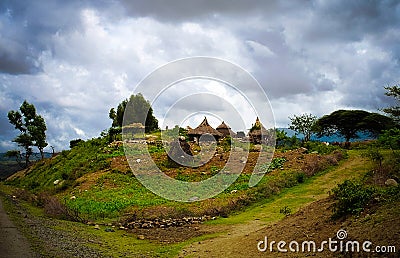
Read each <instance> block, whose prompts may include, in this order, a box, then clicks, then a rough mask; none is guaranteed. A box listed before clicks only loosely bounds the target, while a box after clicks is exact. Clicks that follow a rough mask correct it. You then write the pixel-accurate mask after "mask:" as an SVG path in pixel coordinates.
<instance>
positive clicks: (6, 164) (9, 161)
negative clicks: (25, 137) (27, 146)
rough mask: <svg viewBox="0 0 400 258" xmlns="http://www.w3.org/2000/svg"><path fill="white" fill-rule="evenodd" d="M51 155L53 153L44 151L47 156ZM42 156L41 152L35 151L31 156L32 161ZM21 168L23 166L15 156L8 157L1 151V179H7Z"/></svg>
mask: <svg viewBox="0 0 400 258" xmlns="http://www.w3.org/2000/svg"><path fill="white" fill-rule="evenodd" d="M51 156H52V154H51V153H49V152H45V153H44V157H45V158H50V157H51ZM40 158H41V157H40V153H34V154H33V155H32V156H31V157H30V161H35V160H39V159H40ZM21 169H22V167H21V166H20V165H19V164H18V163H17V161H16V160H15V158H10V157H6V154H5V153H0V180H4V179H6V178H7V177H9V176H11V175H12V174H14V173H15V172H17V171H19V170H21Z"/></svg>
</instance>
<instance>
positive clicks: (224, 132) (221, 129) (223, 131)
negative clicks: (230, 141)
mask: <svg viewBox="0 0 400 258" xmlns="http://www.w3.org/2000/svg"><path fill="white" fill-rule="evenodd" d="M217 131H218V132H220V133H221V134H222V136H223V137H226V136H228V135H229V136H231V137H235V135H236V134H235V133H234V132H233V131H232V130H231V128H230V127H229V126H228V125H227V124H225V122H224V121H222V123H221V124H220V125H219V126H217Z"/></svg>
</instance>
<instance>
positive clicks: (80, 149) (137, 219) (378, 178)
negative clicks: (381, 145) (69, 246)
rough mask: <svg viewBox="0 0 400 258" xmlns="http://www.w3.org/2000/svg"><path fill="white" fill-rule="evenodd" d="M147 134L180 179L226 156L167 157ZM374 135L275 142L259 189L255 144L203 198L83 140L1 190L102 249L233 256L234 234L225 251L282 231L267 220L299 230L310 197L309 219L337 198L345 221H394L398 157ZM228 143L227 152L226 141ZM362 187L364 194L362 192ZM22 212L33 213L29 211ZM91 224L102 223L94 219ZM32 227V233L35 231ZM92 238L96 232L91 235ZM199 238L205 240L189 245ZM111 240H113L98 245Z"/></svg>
mask: <svg viewBox="0 0 400 258" xmlns="http://www.w3.org/2000/svg"><path fill="white" fill-rule="evenodd" d="M156 136H157V135H155V136H154V137H156ZM151 141H152V142H154V143H152V144H151V145H149V149H148V150H149V152H150V153H151V156H152V158H153V159H154V160H155V162H156V163H157V164H159V165H160V166H161V167H162V168H163V171H164V172H165V173H167V174H168V175H169V176H171V177H174V178H176V179H179V180H185V181H199V180H202V179H205V178H209V177H211V176H212V175H214V174H215V173H218V172H219V171H220V169H221V168H222V167H223V164H224V162H225V161H224V160H221V159H220V158H219V157H218V158H217V157H213V158H212V159H211V161H210V162H209V163H207V164H206V165H203V166H201V167H199V168H187V167H180V166H175V165H174V166H170V164H168V159H167V157H166V153H165V151H164V149H163V148H162V147H161V146H160V145H159V144H157V140H155V141H154V139H152V140H151ZM371 144H374V143H368V144H367V143H365V144H353V145H352V147H353V150H350V151H348V150H343V149H341V148H340V147H338V146H326V145H323V144H320V143H309V144H307V147H308V149H304V148H299V149H297V148H295V149H293V150H288V149H287V148H285V149H282V150H279V149H278V150H276V152H275V155H274V159H273V160H272V163H271V164H269V165H268V164H263V165H262V166H261V167H262V168H264V169H267V173H266V175H265V176H264V178H263V179H262V180H261V182H260V183H259V184H258V185H257V186H256V187H253V188H249V187H248V181H249V178H250V175H251V171H252V168H254V166H255V161H256V160H257V155H258V152H257V148H256V146H250V147H249V148H250V152H249V157H248V160H247V163H246V166H245V169H244V171H243V173H242V174H241V175H240V176H239V178H238V179H237V181H236V182H235V183H234V184H232V185H231V186H230V187H229V188H228V189H227V190H225V191H224V192H222V193H221V194H219V195H217V196H215V197H214V198H211V199H208V200H204V201H200V202H189V203H181V202H175V201H168V200H165V199H163V198H161V197H159V196H157V195H155V194H153V193H152V192H150V191H149V190H147V189H146V188H145V187H143V186H142V184H141V183H140V182H139V181H138V180H137V179H136V177H135V176H134V175H133V173H132V172H131V170H130V167H129V164H128V162H127V160H126V158H125V154H124V151H123V146H122V145H121V144H120V143H115V142H114V143H112V144H109V143H108V141H107V139H106V138H96V139H92V140H88V141H86V142H81V143H79V144H78V145H77V146H76V147H74V148H72V149H71V150H69V151H63V152H62V153H60V154H59V155H58V156H56V157H52V158H48V159H45V160H42V161H38V162H36V163H35V164H33V165H32V166H31V167H29V168H28V169H25V170H22V171H20V172H18V173H16V174H15V175H13V176H12V177H10V178H9V179H8V181H6V184H7V185H2V186H0V187H1V189H2V191H3V192H4V191H5V192H7V193H8V194H9V195H13V196H15V198H14V199H13V202H14V203H15V202H16V201H17V202H18V201H21V202H23V203H25V204H24V205H26V207H27V209H28V210H29V211H30V212H31V213H33V214H36V215H34V216H37V217H36V219H39V220H40V221H42V220H43V219H41V218H42V217H43V218H46V219H45V220H44V221H46V220H47V218H48V217H49V216H50V217H52V218H55V219H56V220H54V223H56V225H58V226H56V228H63V230H66V231H67V232H73V234H74V235H75V234H78V235H75V238H76V237H78V238H79V239H81V242H82V243H86V244H87V245H89V246H92V247H93V246H94V247H95V249H97V250H101V252H103V253H104V254H105V255H110V256H118V255H123V256H127V255H128V256H132V255H133V256H137V255H143V254H146V255H143V256H145V257H153V256H155V257H160V256H161V257H172V256H175V255H178V254H179V253H180V255H181V256H186V255H189V254H192V255H193V254H195V256H205V257H207V256H209V254H210V252H212V253H215V254H218V253H219V254H221V255H222V256H228V257H235V256H234V255H233V254H232V253H231V254H227V253H224V252H223V249H221V248H220V247H221V245H226V244H228V243H231V244H232V243H234V245H231V244H230V246H231V249H229V250H236V249H237V248H236V247H238V246H241V244H243V245H245V246H249V248H250V247H253V244H254V243H253V242H254V241H256V240H257V239H259V238H260V237H261V238H262V235H263V234H262V233H257V234H256V233H254V232H261V231H260V230H265V232H268V234H271V235H272V236H276V237H278V235H276V234H274V233H273V232H274V231H273V230H272V231H271V230H270V229H268V225H269V226H270V225H271V223H279V224H278V226H279V230H281V231H282V230H283V229H284V228H287V230H286V231H285V233H282V234H288V235H289V236H293V237H297V238H299V236H298V235H296V234H297V233H296V232H297V231H296V230H289V229H290V225H289V224H287V223H292V224H293V223H294V222H293V219H284V220H282V218H290V217H293V218H296V219H297V220H298V218H299V216H301V215H299V213H298V212H303V213H304V211H302V209H303V208H304V209H306V207H308V206H307V205H308V204H310V203H311V202H313V201H315V200H321V202H317V203H316V204H313V205H314V206H313V207H314V208H313V209H317V210H320V211H321V213H318V214H317V213H315V212H314V213H309V214H311V215H312V216H311V215H310V220H313V221H316V220H317V219H316V218H317V217H318V216H325V217H331V216H332V214H333V208H334V207H336V209H341V210H344V211H345V212H344V213H343V214H345V215H344V216H341V218H339V220H338V221H342V222H343V219H344V221H345V222H346V223H350V221H353V220H356V219H357V216H360V214H361V216H363V219H364V220H365V221H367V217H368V216H370V215H371V214H375V213H376V214H379V219H378V217H376V218H377V220H375V217H373V218H374V219H372V220H368V223H369V224H371V225H370V226H371V227H372V228H374V227H376V223H383V222H382V221H384V223H383V224H384V225H386V224H387V223H386V222H385V219H386V217H385V216H387V219H388V220H390V221H392V220H393V218H394V217H393V216H396V214H398V209H394V208H391V209H390V214H387V215H384V214H385V211H383V210H382V209H387V208H385V207H388V205H392V206H390V207H398V199H399V198H398V196H399V192H400V191H399V190H400V188H399V187H387V186H385V181H386V180H387V179H388V178H395V179H396V180H397V181H399V180H398V179H399V174H398V173H399V169H398V168H397V165H396V164H398V161H396V160H393V157H395V156H393V153H392V152H391V151H388V150H384V149H381V150H380V149H377V146H375V145H371ZM192 147H193V148H195V146H192ZM222 149H223V148H222ZM223 152H224V153H228V152H229V150H223ZM224 153H223V154H224ZM377 153H380V155H382V157H383V159H380V161H381V162H380V163H379V160H377V159H376V157H377ZM222 156H223V155H222ZM378 156H379V155H378ZM374 160H375V161H374ZM351 178H356V180H360V181H351V182H355V183H354V184H353V185H354V187H353V185H352V184H347V185H345V186H343V187H342V193H353V194H352V195H344V196H342V197H341V198H342V200H344V201H345V202H344V204H343V203H342V206H334V205H339V204H340V203H339V202H338V200H340V198H339V199H338V197H334V196H331V197H329V196H328V194H327V193H328V192H331V193H333V192H332V191H331V189H332V188H334V187H335V186H336V185H337V184H340V183H342V182H343V181H345V180H346V179H351ZM352 187H353V188H352ZM369 189H373V190H369ZM336 191H337V190H336ZM338 193H340V191H339V192H338ZM327 196H328V197H327ZM360 196H361V197H362V196H365V198H364V197H362V198H364V199H360V198H359V197H360ZM325 198H328V199H329V200H328V201H326V200H325ZM335 198H337V199H335ZM396 198H397V199H396ZM377 200H379V201H377ZM396 200H397V201H396ZM396 202H397V204H396ZM326 203H329V205H328V206H327V205H326ZM318 205H320V206H318ZM332 205H333V206H332ZM365 205H370V206H368V207H369V208H368V207H367V209H366V211H365V212H366V213H365V212H364V211H363V207H364V206H365ZM353 212H354V213H353ZM360 212H362V213H360ZM18 214H29V212H28V213H26V211H22V212H21V211H19V212H16V215H15V216H16V217H18V216H22V215H18ZM291 214H293V215H291ZM367 214H370V215H368V216H367ZM24 216H28V217H27V218H28V219H29V220H31V218H30V217H29V216H30V215H24ZM377 216H378V215H377ZM302 218H303V217H302ZM304 218H306V217H304ZM371 218H372V217H371ZM59 219H62V220H59ZM65 219H67V220H65ZM18 220H20V221H21V220H24V218H22V219H21V218H20V219H18ZM70 220H73V221H80V222H85V224H82V223H76V222H70ZM302 220H303V221H304V225H309V224H310V223H312V221H309V220H308V219H302ZM281 221H282V222H281ZM318 221H320V220H318ZM335 221H336V220H332V222H330V221H328V220H326V221H320V222H319V223H322V224H321V225H325V224H326V226H327V230H325V231H323V232H324V233H323V234H322V235H321V234H320V235H319V236H318V237H319V238H320V239H325V238H328V237H330V235H329V234H331V233H332V232H329V230H328V229H330V230H331V231H332V230H333V231H334V230H336V227H337V226H335V225H336V224H337V222H335ZM342 222H341V223H342ZM46 223H47V222H46ZM285 223H286V224H285ZM332 223H333V224H332ZM343 223H344V222H343ZM385 223H386V224H385ZM391 223H392V228H397V224H398V223H397V224H396V223H394V224H393V222H391ZM95 224H97V225H100V226H97V227H93V225H95ZM350 224H351V223H350ZM369 224H368V225H369ZM299 225H302V224H299ZM346 225H348V224H346ZM265 226H267V228H265ZM28 228H29V227H28ZM117 228H121V229H122V230H117ZM348 228H351V227H350V226H348ZM99 229H101V230H99ZM26 230H27V232H28V233H27V234H31V235H32V236H33V238H34V239H35V234H37V233H35V232H31V231H30V230H29V229H26ZM304 230H308V231H310V232H311V230H309V229H304ZM308 231H307V232H308ZM351 231H352V232H353V233H354V234H358V235H360V234H361V233H362V230H361V229H355V228H351ZM29 232H30V233H29ZM107 232H114V233H112V234H111V233H107ZM224 232H225V233H224ZM226 232H229V233H228V237H221V236H223V235H224V234H226ZM262 232H264V231H262ZM374 232H376V231H374ZM391 232H392V231H391ZM333 233H335V232H333ZM126 234H128V235H126ZM310 234H311V233H310ZM324 234H325V235H324ZM377 235H378V237H377V238H373V239H380V240H382V239H388V241H389V240H390V241H393V239H394V238H395V237H396V235H393V234H391V235H390V236H382V235H380V234H379V233H377ZM126 236H130V237H126ZM132 236H135V237H132ZM43 237H45V236H43ZM36 238H37V237H36ZM137 238H139V239H137ZM87 239H92V240H90V241H89V242H88V240H87ZM93 239H94V240H93ZM142 239H145V240H142ZM207 239H210V240H207ZM246 239H247V240H246ZM35 241H39V240H35ZM48 241H50V240H48ZM198 241H201V242H202V243H204V246H202V245H193V243H197V242H198ZM39 242H40V241H39ZM105 242H106V243H108V244H107V245H104V244H98V243H105ZM225 242H226V243H225ZM218 243H220V244H221V245H219V244H218ZM240 243H241V244H240ZM47 244H48V243H47ZM86 244H85V245H86ZM39 245H43V243H41V242H40V243H39ZM249 248H247V249H246V248H243V249H240V250H239V249H237V250H236V251H235V253H237V254H244V253H246V254H252V256H255V255H258V253H254V248H250V249H251V250H250V249H249ZM41 249H43V248H41ZM224 250H225V249H224ZM226 250H228V249H226ZM58 251H59V250H58ZM243 252H244V253H243Z"/></svg>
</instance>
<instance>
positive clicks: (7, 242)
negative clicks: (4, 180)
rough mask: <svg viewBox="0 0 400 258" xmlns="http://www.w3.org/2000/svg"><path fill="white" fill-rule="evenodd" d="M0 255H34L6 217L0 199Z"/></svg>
mask: <svg viewBox="0 0 400 258" xmlns="http://www.w3.org/2000/svg"><path fill="white" fill-rule="evenodd" d="M0 257H7V258H14V257H15V258H17V257H18V258H20V257H27V258H29V257H35V255H34V253H33V252H32V250H31V247H30V245H29V242H28V240H27V239H26V238H25V237H24V236H23V235H22V234H21V233H20V232H19V231H18V229H17V228H16V227H15V225H14V224H13V222H12V221H11V220H10V219H9V218H8V216H7V213H6V212H5V210H4V208H3V203H2V201H1V199H0Z"/></svg>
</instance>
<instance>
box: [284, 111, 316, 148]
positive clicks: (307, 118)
mask: <svg viewBox="0 0 400 258" xmlns="http://www.w3.org/2000/svg"><path fill="white" fill-rule="evenodd" d="M289 119H290V125H289V129H291V130H293V131H295V132H296V134H299V133H301V134H303V135H304V142H308V141H309V140H310V139H311V135H312V134H313V130H314V126H315V123H316V121H317V117H316V116H314V115H312V114H303V115H300V116H296V115H295V116H294V117H293V118H291V117H289Z"/></svg>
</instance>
